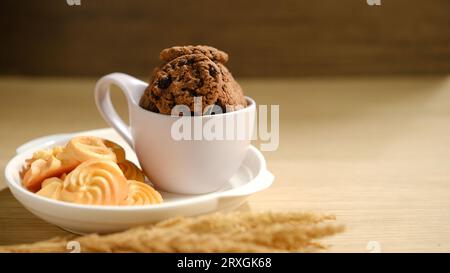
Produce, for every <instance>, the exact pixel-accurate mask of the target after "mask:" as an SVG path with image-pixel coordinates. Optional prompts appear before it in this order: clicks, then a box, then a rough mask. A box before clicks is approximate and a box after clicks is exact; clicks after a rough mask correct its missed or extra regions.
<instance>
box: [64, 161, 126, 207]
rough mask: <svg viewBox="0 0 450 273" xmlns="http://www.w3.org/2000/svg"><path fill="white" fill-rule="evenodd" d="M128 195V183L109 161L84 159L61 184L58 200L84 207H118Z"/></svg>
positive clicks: (120, 171)
mask: <svg viewBox="0 0 450 273" xmlns="http://www.w3.org/2000/svg"><path fill="white" fill-rule="evenodd" d="M127 195H128V182H127V179H126V178H125V176H124V175H123V173H122V170H121V169H120V168H119V166H118V165H117V164H116V163H114V162H113V161H111V160H109V159H90V160H87V161H85V162H83V163H81V164H80V165H78V167H76V168H75V169H74V170H73V171H72V172H70V173H69V174H68V175H67V176H66V178H65V179H64V182H63V188H62V190H61V193H60V200H62V201H66V202H71V203H77V204H86V205H119V204H120V202H122V201H123V200H125V198H126V197H127Z"/></svg>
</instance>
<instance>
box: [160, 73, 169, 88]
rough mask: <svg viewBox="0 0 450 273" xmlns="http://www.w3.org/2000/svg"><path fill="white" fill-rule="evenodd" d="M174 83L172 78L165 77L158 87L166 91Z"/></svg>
mask: <svg viewBox="0 0 450 273" xmlns="http://www.w3.org/2000/svg"><path fill="white" fill-rule="evenodd" d="M171 83H172V78H170V76H167V77H164V78H162V79H160V80H159V81H158V87H159V88H160V89H166V88H167V87H169V85H170V84H171Z"/></svg>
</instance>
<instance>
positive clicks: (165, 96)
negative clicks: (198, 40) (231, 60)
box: [140, 54, 224, 115]
mask: <svg viewBox="0 0 450 273" xmlns="http://www.w3.org/2000/svg"><path fill="white" fill-rule="evenodd" d="M223 84H224V83H223V80H222V73H221V70H220V68H219V67H218V65H217V64H216V63H215V62H213V61H212V60H211V59H210V58H208V57H207V56H206V55H204V54H188V55H182V56H179V57H176V58H174V59H172V60H171V61H169V62H167V63H166V64H163V65H162V66H161V67H160V68H159V69H156V71H155V72H154V74H153V77H152V79H151V81H150V83H149V86H148V87H147V89H146V90H145V93H144V95H143V96H142V98H141V101H140V105H141V107H143V108H145V109H147V110H150V111H153V112H159V113H161V114H168V115H170V114H171V110H172V108H173V107H174V106H175V105H186V106H188V107H189V108H190V109H191V111H194V110H195V109H194V97H201V98H202V109H204V108H205V107H206V106H207V105H212V104H215V103H216V102H217V99H218V98H219V96H220V92H221V90H222V86H223Z"/></svg>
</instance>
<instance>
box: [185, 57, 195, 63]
mask: <svg viewBox="0 0 450 273" xmlns="http://www.w3.org/2000/svg"><path fill="white" fill-rule="evenodd" d="M194 63H195V58H190V59H189V60H188V61H187V64H194Z"/></svg>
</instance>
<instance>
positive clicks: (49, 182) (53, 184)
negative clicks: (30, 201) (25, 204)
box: [36, 177, 63, 200]
mask: <svg viewBox="0 0 450 273" xmlns="http://www.w3.org/2000/svg"><path fill="white" fill-rule="evenodd" d="M62 187H63V180H61V179H60V178H58V177H51V178H47V179H45V180H44V181H43V182H42V187H41V189H40V190H39V191H38V192H37V193H36V194H37V195H40V196H43V197H47V198H51V199H55V200H59V196H60V194H61V190H62Z"/></svg>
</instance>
